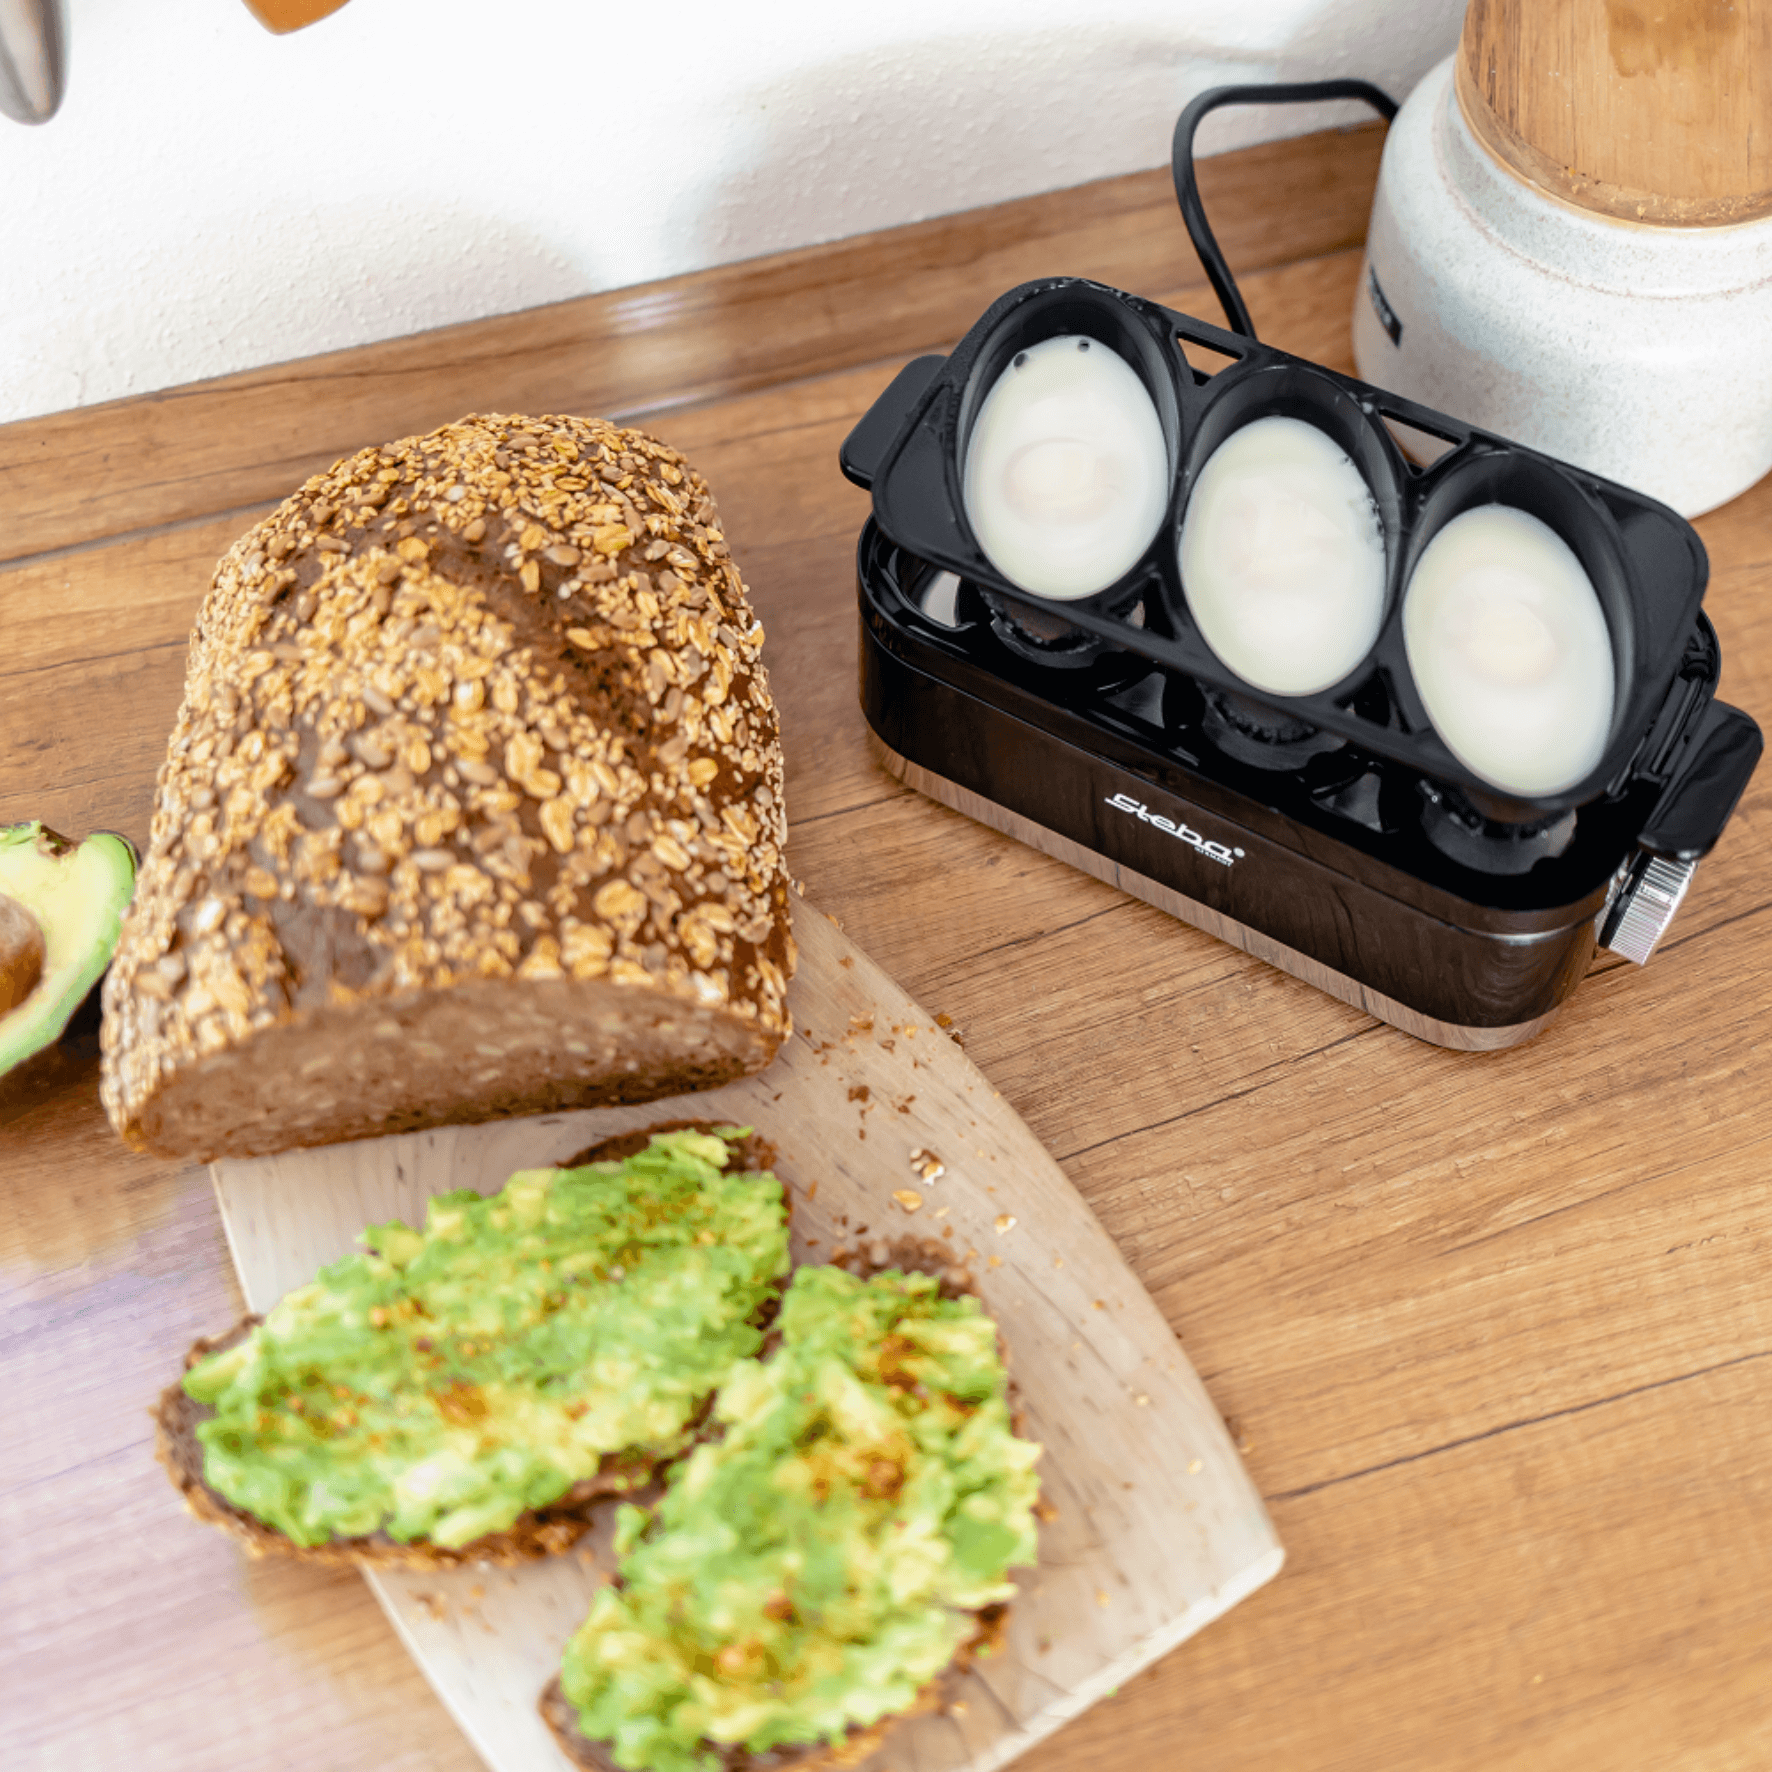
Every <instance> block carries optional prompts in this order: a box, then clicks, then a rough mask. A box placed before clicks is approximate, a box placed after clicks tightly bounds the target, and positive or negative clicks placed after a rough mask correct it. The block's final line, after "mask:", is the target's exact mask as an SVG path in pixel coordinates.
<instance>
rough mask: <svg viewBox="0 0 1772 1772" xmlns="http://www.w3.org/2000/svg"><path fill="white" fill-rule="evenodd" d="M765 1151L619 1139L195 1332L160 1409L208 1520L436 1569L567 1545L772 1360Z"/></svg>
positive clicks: (777, 1230) (753, 1145) (374, 1234)
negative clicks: (602, 1504) (730, 1388)
mask: <svg viewBox="0 0 1772 1772" xmlns="http://www.w3.org/2000/svg"><path fill="white" fill-rule="evenodd" d="M771 1154H772V1153H771V1152H770V1151H769V1149H768V1147H767V1146H766V1145H763V1144H762V1143H761V1142H760V1141H758V1140H755V1139H752V1138H750V1137H749V1136H748V1135H746V1134H742V1133H738V1132H735V1131H733V1130H732V1129H730V1128H723V1129H718V1130H716V1129H713V1128H709V1127H705V1126H695V1125H689V1126H672V1127H661V1128H654V1129H653V1130H652V1132H651V1133H650V1134H646V1133H642V1134H638V1135H632V1134H630V1135H627V1136H625V1137H623V1138H620V1139H614V1140H610V1141H608V1142H606V1143H605V1144H603V1145H600V1146H597V1147H594V1148H593V1149H592V1150H589V1151H586V1152H584V1153H582V1154H581V1155H580V1156H578V1157H576V1158H574V1159H572V1161H571V1162H570V1163H569V1164H566V1165H563V1166H560V1167H557V1168H550V1169H535V1170H524V1171H522V1172H520V1173H519V1174H517V1175H514V1176H513V1177H512V1178H511V1179H510V1181H509V1182H508V1183H507V1184H506V1185H505V1187H504V1188H503V1189H502V1190H501V1191H500V1192H498V1193H497V1194H493V1195H490V1196H487V1197H486V1198H484V1199H482V1198H481V1197H480V1196H479V1195H476V1194H473V1193H469V1192H462V1193H455V1194H444V1195H439V1196H437V1197H436V1198H435V1199H433V1200H432V1201H431V1203H430V1207H429V1211H428V1213H427V1218H426V1224H425V1228H424V1229H423V1230H422V1231H418V1230H413V1229H411V1228H409V1227H408V1226H406V1225H403V1224H399V1223H394V1224H389V1225H381V1226H375V1227H372V1228H371V1229H370V1230H368V1231H366V1232H365V1233H364V1234H363V1236H362V1237H361V1239H360V1241H361V1242H362V1243H363V1245H364V1247H363V1249H362V1251H361V1252H360V1253H357V1254H353V1255H348V1256H346V1257H344V1258H343V1259H342V1260H341V1261H338V1262H335V1263H334V1264H333V1265H332V1266H331V1267H328V1268H326V1269H324V1270H322V1272H321V1274H320V1276H319V1278H318V1279H317V1280H315V1281H314V1282H313V1283H312V1284H311V1285H308V1286H304V1287H301V1288H299V1289H298V1290H297V1291H295V1292H292V1293H290V1294H289V1295H288V1296H287V1297H285V1298H284V1299H282V1300H281V1301H280V1302H279V1303H278V1304H277V1305H275V1306H274V1307H273V1308H272V1309H271V1311H270V1312H269V1313H268V1314H267V1316H266V1317H265V1318H264V1319H262V1321H261V1320H260V1319H257V1318H248V1319H246V1320H245V1321H244V1322H242V1323H240V1324H238V1325H236V1327H235V1328H234V1329H233V1330H232V1331H230V1332H229V1333H228V1334H227V1335H225V1336H221V1337H216V1338H214V1339H212V1340H207V1341H202V1342H199V1343H198V1344H197V1346H196V1347H195V1348H193V1349H192V1350H191V1353H190V1354H189V1355H188V1356H187V1360H186V1367H187V1370H186V1373H185V1377H184V1379H183V1381H182V1382H181V1383H179V1384H175V1385H173V1386H171V1387H169V1388H168V1389H167V1390H166V1391H165V1392H164V1393H163V1394H162V1396H161V1398H160V1403H159V1406H158V1408H157V1410H156V1411H155V1415H156V1421H157V1425H158V1440H159V1454H160V1459H161V1462H162V1463H163V1464H165V1465H166V1467H167V1469H168V1471H169V1472H170V1473H171V1475H172V1478H173V1481H174V1482H175V1483H176V1484H177V1485H178V1487H179V1488H180V1490H181V1491H182V1492H183V1493H184V1496H185V1500H186V1504H187V1506H188V1507H189V1509H190V1511H191V1512H192V1513H193V1514H195V1515H196V1516H197V1517H198V1518H199V1519H204V1520H207V1521H210V1522H212V1523H214V1524H217V1525H220V1526H223V1527H224V1528H226V1529H228V1530H230V1531H231V1532H233V1533H234V1534H235V1535H236V1536H237V1537H239V1538H240V1539H241V1540H242V1541H243V1542H244V1543H245V1544H246V1546H247V1548H248V1549H249V1550H251V1551H253V1552H254V1553H256V1554H264V1553H282V1554H288V1555H292V1556H296V1557H300V1558H302V1559H304V1560H307V1561H310V1562H322V1563H338V1562H355V1563H370V1564H381V1565H404V1566H407V1567H435V1566H439V1565H443V1564H450V1563H459V1562H468V1561H472V1562H488V1561H490V1562H518V1561H523V1560H527V1559H529V1558H532V1557H538V1556H544V1555H548V1554H550V1553H552V1552H556V1551H560V1550H563V1549H565V1548H567V1547H568V1546H569V1545H570V1544H571V1543H572V1542H573V1540H574V1539H576V1538H577V1537H578V1536H579V1534H580V1533H582V1532H583V1531H584V1530H585V1528H586V1526H587V1525H588V1524H589V1511H590V1507H591V1504H592V1503H593V1502H595V1501H596V1500H597V1499H598V1498H600V1497H602V1496H604V1495H609V1494H624V1493H631V1492H632V1491H634V1490H636V1489H638V1488H640V1487H642V1486H643V1485H644V1484H645V1483H646V1482H647V1481H648V1480H649V1479H650V1478H651V1476H652V1474H653V1472H654V1471H655V1470H656V1468H657V1467H658V1465H659V1464H660V1463H661V1462H662V1461H664V1460H667V1459H670V1458H674V1457H677V1456H679V1455H680V1454H681V1453H682V1452H683V1451H684V1450H686V1449H687V1447H688V1446H689V1445H690V1444H691V1443H692V1442H693V1440H694V1438H695V1436H696V1434H697V1432H698V1431H699V1430H700V1429H701V1427H702V1424H703V1421H704V1418H705V1415H706V1411H707V1404H708V1400H709V1398H710V1397H711V1396H712V1394H713V1392H714V1390H715V1389H716V1387H717V1386H718V1385H719V1383H720V1382H721V1380H722V1379H723V1378H724V1377H725V1375H726V1373H727V1372H728V1370H729V1369H730V1368H731V1366H732V1364H733V1362H734V1361H736V1360H740V1359H742V1358H744V1357H745V1356H747V1355H750V1354H754V1353H755V1352H756V1351H757V1349H758V1348H759V1347H760V1346H761V1344H762V1340H763V1334H764V1330H765V1328H766V1327H767V1323H768V1320H769V1318H770V1316H771V1315H772V1314H773V1311H774V1308H775V1304H776V1299H777V1296H778V1292H779V1284H780V1281H781V1279H782V1277H783V1276H784V1275H785V1274H786V1272H787V1268H788V1232H787V1207H786V1202H785V1198H784V1195H783V1190H782V1187H781V1184H780V1183H779V1182H778V1181H777V1180H776V1179H775V1177H774V1176H773V1175H770V1174H769V1173H768V1172H767V1169H766V1164H767V1162H768V1160H769V1158H770V1156H771Z"/></svg>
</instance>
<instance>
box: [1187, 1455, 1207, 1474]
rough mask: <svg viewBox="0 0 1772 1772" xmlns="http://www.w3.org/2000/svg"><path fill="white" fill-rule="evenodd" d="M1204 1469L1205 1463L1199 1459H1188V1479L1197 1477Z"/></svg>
mask: <svg viewBox="0 0 1772 1772" xmlns="http://www.w3.org/2000/svg"><path fill="white" fill-rule="evenodd" d="M1205 1468H1206V1466H1205V1463H1204V1461H1203V1460H1201V1459H1198V1458H1190V1459H1189V1460H1188V1461H1187V1474H1188V1475H1189V1476H1190V1477H1197V1476H1198V1475H1199V1474H1200V1472H1201V1471H1203V1470H1204V1469H1205Z"/></svg>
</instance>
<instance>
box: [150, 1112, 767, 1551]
mask: <svg viewBox="0 0 1772 1772" xmlns="http://www.w3.org/2000/svg"><path fill="white" fill-rule="evenodd" d="M717 1124H718V1123H717V1122H714V1121H710V1120H665V1121H661V1122H659V1124H657V1125H656V1126H648V1127H646V1128H644V1129H642V1130H639V1131H635V1132H623V1133H620V1134H618V1135H617V1136H615V1137H613V1138H606V1139H604V1140H602V1141H601V1142H600V1143H598V1144H594V1145H591V1146H590V1147H589V1148H588V1149H586V1150H582V1151H580V1152H578V1154H577V1155H576V1156H572V1157H568V1158H567V1159H566V1160H565V1161H564V1162H561V1163H559V1164H557V1165H556V1167H558V1168H561V1169H578V1168H582V1167H583V1166H584V1165H586V1164H587V1163H612V1162H620V1161H621V1160H622V1159H623V1158H624V1157H631V1156H634V1155H635V1154H636V1153H638V1152H640V1151H643V1150H644V1149H645V1148H646V1146H647V1143H648V1142H649V1141H650V1139H651V1137H652V1135H653V1133H655V1132H680V1131H684V1130H688V1131H693V1132H712V1131H714V1130H715V1129H716V1125H717ZM774 1161H775V1147H774V1146H773V1145H772V1144H770V1143H769V1142H768V1141H767V1140H766V1139H762V1138H759V1137H757V1136H756V1134H755V1133H752V1134H749V1135H748V1136H746V1137H745V1138H743V1139H740V1140H737V1141H735V1143H734V1146H733V1163H732V1167H735V1168H737V1169H738V1170H740V1171H742V1172H744V1173H746V1174H752V1175H757V1174H761V1173H762V1172H763V1171H764V1170H766V1169H768V1168H770V1167H771V1166H772V1165H773V1163H774ZM774 1314H775V1301H774V1299H771V1300H770V1302H769V1303H768V1304H767V1305H766V1306H765V1307H764V1311H763V1312H762V1313H761V1316H762V1321H761V1322H760V1323H759V1327H767V1323H768V1321H769V1320H770V1319H772V1318H773V1316H774ZM263 1321H264V1319H263V1318H262V1317H258V1316H249V1317H243V1318H241V1320H240V1321H239V1322H238V1323H236V1324H235V1325H234V1327H233V1328H232V1329H230V1330H228V1331H227V1333H226V1334H224V1335H214V1336H205V1337H203V1338H202V1339H201V1340H199V1341H197V1342H196V1343H194V1344H193V1345H192V1347H191V1349H190V1351H189V1352H188V1353H187V1354H186V1355H185V1363H184V1369H185V1370H186V1371H187V1372H188V1371H190V1369H191V1368H192V1366H194V1365H195V1364H196V1363H197V1362H198V1361H199V1360H201V1359H203V1358H205V1357H206V1356H207V1355H209V1354H213V1353H220V1352H221V1351H222V1350H223V1349H225V1348H230V1347H232V1346H234V1344H235V1343H236V1342H238V1341H241V1340H243V1339H244V1338H245V1337H246V1336H247V1335H248V1334H250V1333H251V1331H252V1330H253V1329H254V1328H256V1327H257V1326H258V1324H260V1323H261V1322H263ZM712 1400H713V1399H712V1398H711V1397H710V1398H709V1402H710V1403H711V1402H712ZM213 1413H214V1411H213V1410H211V1409H210V1408H209V1407H208V1405H207V1404H203V1403H199V1402H197V1401H195V1400H194V1399H193V1398H191V1397H188V1396H186V1394H185V1390H184V1386H183V1385H182V1384H171V1385H168V1386H167V1387H166V1389H165V1390H163V1391H162V1392H161V1393H160V1400H159V1402H158V1403H157V1404H156V1405H155V1407H154V1409H153V1411H152V1414H153V1417H154V1452H155V1456H156V1457H157V1458H158V1459H159V1460H160V1462H161V1464H163V1465H164V1466H165V1467H166V1472H167V1474H168V1475H169V1476H170V1477H171V1478H172V1480H173V1482H174V1484H175V1485H176V1486H177V1488H178V1490H179V1492H180V1494H181V1495H183V1497H184V1501H185V1509H186V1511H187V1512H188V1513H189V1514H190V1515H191V1517H192V1518H193V1519H197V1520H201V1521H203V1522H205V1523H206V1524H208V1525H212V1526H220V1527H222V1528H223V1529H224V1530H226V1531H228V1532H230V1533H232V1534H233V1536H234V1537H235V1538H237V1539H238V1540H239V1541H240V1543H241V1544H242V1545H244V1546H245V1548H246V1550H247V1552H248V1553H249V1554H250V1555H252V1556H255V1557H263V1556H283V1557H291V1558H293V1559H295V1560H296V1561H297V1562H303V1563H319V1564H345V1563H350V1564H359V1565H367V1566H369V1567H372V1568H379V1569H447V1568H453V1567H455V1566H456V1565H458V1564H462V1563H496V1564H511V1563H527V1562H533V1561H534V1560H535V1559H536V1558H538V1557H548V1556H557V1555H559V1554H560V1553H561V1552H562V1551H567V1550H570V1549H571V1548H572V1546H573V1545H574V1544H575V1543H576V1542H577V1541H578V1540H579V1539H580V1538H581V1537H583V1536H584V1534H585V1533H586V1532H587V1531H588V1530H589V1529H590V1525H591V1521H592V1517H593V1514H594V1512H595V1508H596V1505H597V1503H598V1502H600V1501H603V1500H606V1499H608V1498H609V1497H611V1496H631V1495H633V1494H635V1493H636V1492H638V1491H639V1490H641V1489H643V1488H645V1486H646V1485H647V1484H648V1483H649V1482H650V1481H651V1480H652V1478H653V1476H654V1474H655V1472H656V1470H657V1468H658V1464H659V1460H657V1459H656V1458H654V1457H651V1456H649V1455H646V1454H638V1455H635V1454H626V1453H623V1454H611V1455H610V1456H608V1457H607V1458H605V1459H604V1461H603V1463H602V1464H601V1465H600V1466H599V1467H598V1469H597V1470H596V1472H595V1473H594V1474H593V1475H592V1476H589V1477H585V1478H582V1479H581V1480H580V1481H578V1482H576V1483H574V1484H573V1485H572V1487H571V1488H570V1489H568V1490H567V1491H566V1493H565V1494H564V1495H562V1496H561V1497H560V1499H559V1500H558V1501H556V1502H552V1503H550V1504H549V1505H548V1506H547V1507H544V1508H530V1509H528V1510H526V1511H525V1512H524V1513H522V1514H519V1515H518V1517H517V1518H516V1520H514V1521H513V1522H512V1523H511V1525H509V1526H507V1527H506V1528H505V1529H504V1530H503V1531H502V1532H490V1533H488V1534H486V1536H485V1537H483V1538H476V1539H474V1540H473V1541H472V1542H471V1543H469V1544H465V1545H460V1546H458V1547H456V1548H454V1549H451V1548H448V1547H446V1546H443V1545H434V1544H427V1543H424V1542H423V1541H422V1540H420V1541H414V1542H412V1543H409V1544H402V1543H400V1542H399V1541H398V1540H396V1539H393V1538H390V1537H389V1536H388V1535H387V1534H386V1533H385V1532H375V1533H371V1534H369V1535H367V1536H365V1537H358V1538H333V1539H331V1540H329V1541H328V1542H327V1543H325V1544H313V1545H307V1544H296V1543H294V1542H293V1541H292V1540H290V1539H289V1538H286V1537H285V1536H284V1535H283V1534H282V1533H281V1532H279V1531H277V1530H276V1528H275V1527H272V1526H267V1525H266V1524H265V1523H264V1522H263V1521H262V1520H259V1519H255V1518H254V1517H253V1516H252V1515H251V1514H249V1513H247V1512H246V1511H245V1509H243V1508H240V1507H236V1506H235V1505H234V1503H233V1502H231V1501H229V1500H228V1498H227V1497H226V1496H225V1495H222V1494H220V1493H219V1492H218V1491H216V1490H214V1489H212V1488H210V1486H209V1484H208V1483H207V1482H206V1481H205V1480H204V1476H203V1442H202V1441H201V1440H199V1439H198V1438H197V1427H198V1425H199V1424H200V1423H201V1422H204V1421H207V1420H208V1419H209V1417H210V1416H211V1415H212V1414H213ZM704 1413H705V1412H704ZM698 1425H699V1424H698Z"/></svg>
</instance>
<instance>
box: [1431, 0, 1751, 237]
mask: <svg viewBox="0 0 1772 1772" xmlns="http://www.w3.org/2000/svg"><path fill="white" fill-rule="evenodd" d="M1456 90H1457V93H1458V102H1459V105H1460V107H1461V108H1462V110H1463V112H1464V116H1465V120H1466V121H1467V122H1468V123H1469V124H1470V126H1471V129H1472V131H1473V133H1474V134H1475V135H1476V136H1477V138H1478V140H1479V141H1481V142H1482V143H1483V145H1484V146H1485V147H1486V148H1488V149H1489V151H1490V152H1491V153H1492V154H1494V155H1495V157H1496V158H1497V159H1498V160H1500V161H1501V162H1502V164H1503V165H1505V166H1508V167H1511V168H1512V169H1513V170H1514V171H1515V172H1517V173H1519V174H1520V175H1521V176H1522V177H1524V178H1526V179H1529V180H1530V181H1531V182H1532V183H1533V184H1536V185H1540V186H1542V187H1543V188H1544V189H1545V190H1547V191H1549V192H1550V193H1551V194H1552V195H1553V196H1556V197H1561V198H1562V199H1564V200H1565V201H1566V202H1569V203H1574V204H1577V205H1579V206H1580V207H1581V208H1583V209H1590V210H1594V211H1596V212H1597V213H1599V214H1601V215H1610V216H1616V217H1619V218H1621V219H1623V220H1626V221H1639V222H1649V223H1653V224H1655V225H1657V226H1662V227H1668V226H1673V227H1717V226H1722V225H1725V224H1727V223H1731V222H1745V221H1753V220H1756V219H1757V218H1759V217H1760V216H1764V215H1772V0H1470V7H1469V10H1468V11H1467V12H1466V13H1465V16H1464V32H1463V35H1462V37H1461V38H1460V40H1459V48H1458V66H1457V74H1456Z"/></svg>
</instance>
